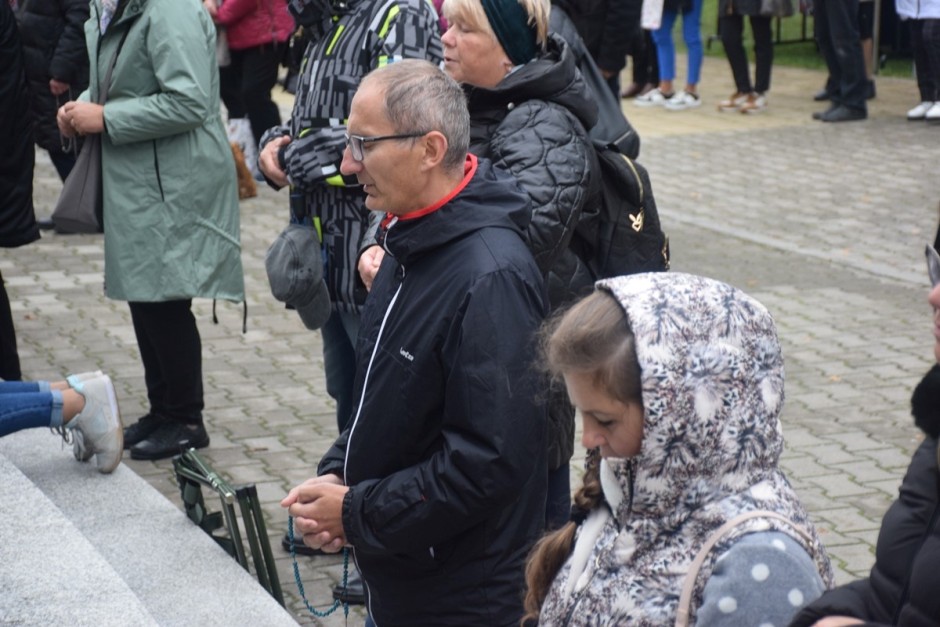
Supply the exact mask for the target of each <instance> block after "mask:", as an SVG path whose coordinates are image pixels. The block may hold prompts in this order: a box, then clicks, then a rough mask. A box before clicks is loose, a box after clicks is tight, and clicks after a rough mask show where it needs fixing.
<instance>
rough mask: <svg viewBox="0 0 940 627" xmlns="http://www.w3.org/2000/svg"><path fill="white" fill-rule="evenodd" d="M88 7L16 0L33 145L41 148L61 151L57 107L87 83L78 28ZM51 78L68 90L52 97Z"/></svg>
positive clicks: (76, 0) (69, 0)
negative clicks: (32, 128) (29, 94)
mask: <svg viewBox="0 0 940 627" xmlns="http://www.w3.org/2000/svg"><path fill="white" fill-rule="evenodd" d="M88 11H89V2H88V0H21V2H20V8H19V9H18V10H17V12H16V19H17V21H18V22H19V26H20V38H21V39H22V40H23V58H24V60H25V63H26V78H27V79H28V80H29V87H30V91H31V92H32V108H31V113H32V117H33V121H34V123H35V125H36V127H35V133H36V143H37V144H39V145H40V146H42V147H43V148H45V149H46V150H51V151H60V150H62V140H61V139H60V137H59V128H58V126H56V121H55V116H56V111H58V108H59V106H61V105H63V104H65V103H66V102H67V101H68V100H75V99H76V98H77V97H78V95H79V94H80V93H82V92H83V91H84V90H85V88H86V87H88V49H87V48H86V47H85V27H84V24H85V21H86V20H87V19H88ZM52 78H54V79H56V80H58V81H61V82H63V83H68V84H69V86H70V87H69V89H70V92H66V93H64V94H62V95H60V96H58V98H57V97H56V96H54V95H52V92H50V91H49V79H52Z"/></svg>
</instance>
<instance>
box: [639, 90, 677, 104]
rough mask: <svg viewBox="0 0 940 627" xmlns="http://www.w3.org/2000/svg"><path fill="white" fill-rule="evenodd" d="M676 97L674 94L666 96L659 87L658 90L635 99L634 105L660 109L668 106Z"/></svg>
mask: <svg viewBox="0 0 940 627" xmlns="http://www.w3.org/2000/svg"><path fill="white" fill-rule="evenodd" d="M674 97H675V95H673V94H664V93H663V92H662V91H660V89H659V87H657V88H656V89H651V90H650V91H648V92H646V93H645V94H643V95H641V96H637V97H636V98H634V99H633V104H635V105H636V106H638V107H658V106H661V105H664V104H666V103H667V102H669V101H670V100H671V99H672V98H674Z"/></svg>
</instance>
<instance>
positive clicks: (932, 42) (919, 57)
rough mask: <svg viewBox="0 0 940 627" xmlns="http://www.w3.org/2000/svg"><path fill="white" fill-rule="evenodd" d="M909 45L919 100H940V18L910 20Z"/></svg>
mask: <svg viewBox="0 0 940 627" xmlns="http://www.w3.org/2000/svg"><path fill="white" fill-rule="evenodd" d="M910 22H911V47H912V48H913V49H914V69H915V70H916V71H917V88H918V89H919V90H920V100H921V102H937V101H940V20H937V19H933V20H911V21H910Z"/></svg>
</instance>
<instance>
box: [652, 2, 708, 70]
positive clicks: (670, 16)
mask: <svg viewBox="0 0 940 627" xmlns="http://www.w3.org/2000/svg"><path fill="white" fill-rule="evenodd" d="M704 1H705V0H692V10H691V11H689V12H688V13H683V14H682V39H683V40H685V47H686V49H687V50H688V54H689V67H688V78H686V81H685V82H686V83H688V84H689V85H698V82H699V79H700V78H701V75H702V56H703V54H704V50H703V48H702V28H701V22H702V4H703V3H704ZM677 16H678V13H676V12H675V11H663V19H662V22H661V23H660V25H659V28H657V29H656V30H654V31H653V41H654V42H655V43H656V58H657V59H658V60H659V80H661V81H671V80H673V79H675V77H676V47H675V45H674V44H673V43H672V27H673V25H674V24H675V23H676V17H677Z"/></svg>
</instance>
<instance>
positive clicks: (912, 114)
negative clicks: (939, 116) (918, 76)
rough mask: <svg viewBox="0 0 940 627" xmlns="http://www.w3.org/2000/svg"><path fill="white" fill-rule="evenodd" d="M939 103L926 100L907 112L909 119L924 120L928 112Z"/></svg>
mask: <svg viewBox="0 0 940 627" xmlns="http://www.w3.org/2000/svg"><path fill="white" fill-rule="evenodd" d="M936 104H937V103H935V102H928V101H926V100H925V101H924V102H922V103H920V104H919V105H917V106H916V107H914V108H913V109H911V110H910V111H908V112H907V119H908V120H923V119H924V117H925V116H926V115H927V112H928V111H930V109H931V108H933V107H934V106H935V105H936Z"/></svg>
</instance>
